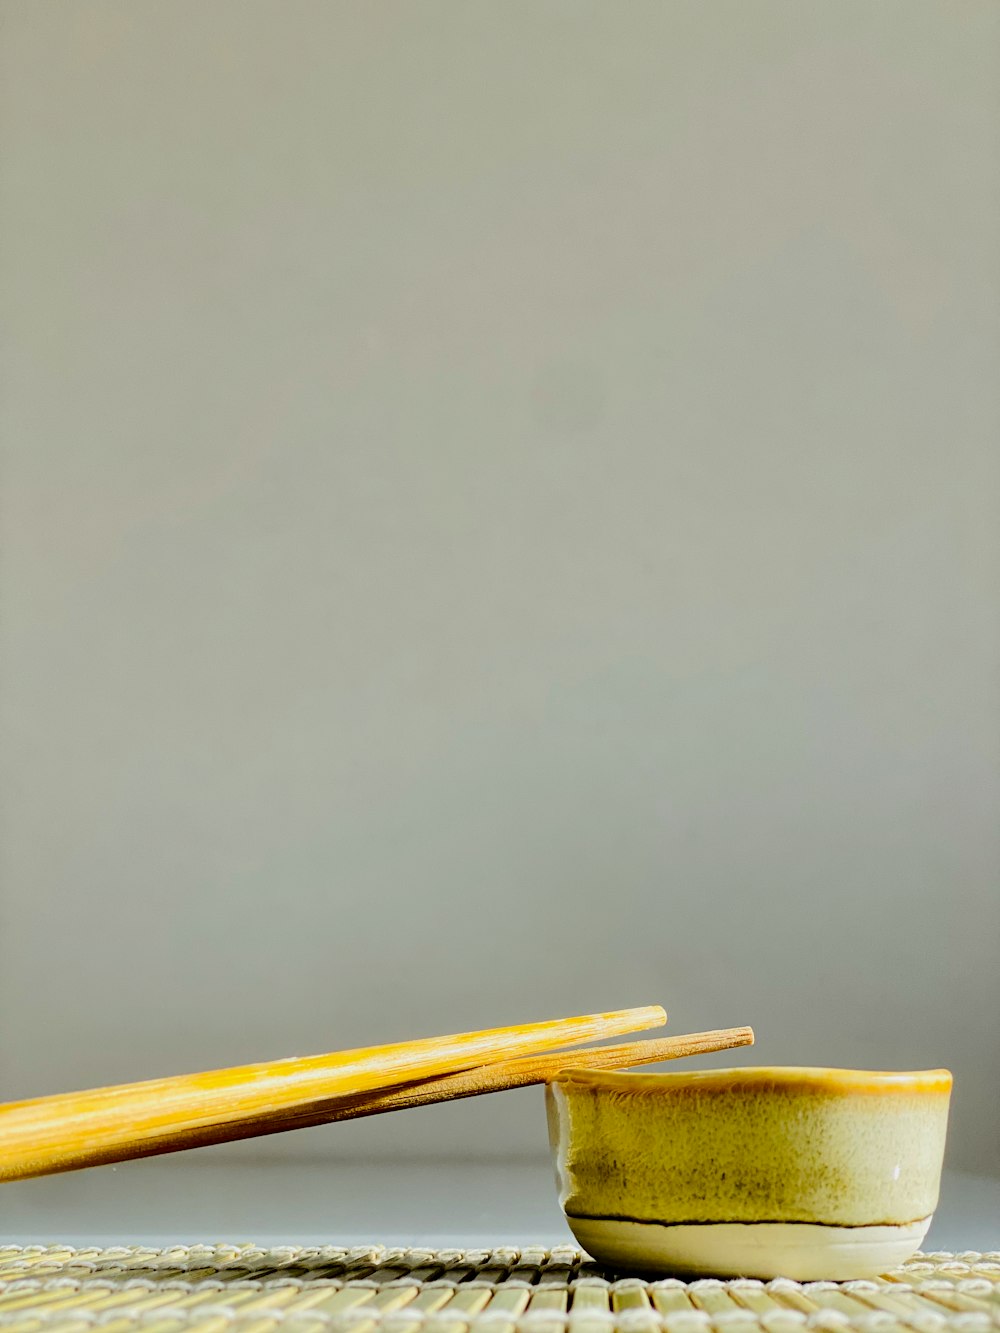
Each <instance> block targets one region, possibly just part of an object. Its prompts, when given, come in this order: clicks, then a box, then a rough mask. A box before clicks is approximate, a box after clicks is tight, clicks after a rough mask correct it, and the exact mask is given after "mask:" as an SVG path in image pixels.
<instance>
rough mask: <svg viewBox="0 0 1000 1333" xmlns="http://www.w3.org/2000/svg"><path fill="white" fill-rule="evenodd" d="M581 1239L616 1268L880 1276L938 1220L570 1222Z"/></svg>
mask: <svg viewBox="0 0 1000 1333" xmlns="http://www.w3.org/2000/svg"><path fill="white" fill-rule="evenodd" d="M567 1221H568V1222H569V1225H570V1228H571V1229H572V1231H573V1234H574V1235H575V1236H576V1238H577V1240H578V1241H579V1242H580V1244H581V1245H582V1246H583V1248H584V1249H585V1250H586V1251H587V1253H588V1254H590V1255H592V1256H593V1257H594V1258H595V1259H596V1260H598V1261H599V1262H600V1263H604V1264H608V1265H609V1266H610V1267H613V1268H627V1269H632V1270H641V1271H643V1272H647V1273H659V1274H676V1275H684V1274H691V1275H696V1276H699V1277H709V1276H711V1277H756V1278H772V1277H788V1278H793V1279H794V1280H795V1281H797V1282H813V1281H820V1280H822V1279H827V1280H830V1281H846V1280H848V1279H850V1278H865V1277H878V1276H879V1274H881V1273H884V1272H886V1271H888V1270H889V1269H890V1268H896V1267H897V1266H898V1265H899V1264H901V1263H904V1262H905V1261H906V1260H907V1259H909V1258H910V1257H911V1255H913V1254H914V1253H915V1252H916V1251H917V1250H918V1249H919V1248H920V1242H921V1241H922V1240H923V1238H924V1236H926V1234H927V1228H928V1227H929V1226H930V1224H931V1218H930V1217H923V1218H920V1220H919V1221H916V1222H907V1223H904V1224H901V1225H899V1226H859V1227H838V1226H823V1225H820V1224H819V1223H812V1222H700V1223H677V1224H673V1225H670V1224H665V1223H661V1222H632V1221H621V1220H615V1219H611V1218H602V1217H569V1218H567Z"/></svg>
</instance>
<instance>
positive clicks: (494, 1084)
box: [0, 1027, 754, 1177]
mask: <svg viewBox="0 0 1000 1333" xmlns="http://www.w3.org/2000/svg"><path fill="white" fill-rule="evenodd" d="M753 1042H754V1034H753V1029H752V1028H749V1027H739V1028H720V1029H717V1030H715V1031H712V1032H694V1033H690V1034H687V1035H685V1036H678V1037H661V1038H657V1039H654V1040H652V1041H635V1042H628V1043H626V1044H624V1045H618V1046H594V1047H588V1048H587V1049H585V1050H571V1051H559V1052H556V1053H555V1054H543V1055H534V1056H524V1057H521V1058H519V1059H516V1060H504V1061H501V1062H500V1063H498V1064H495V1065H489V1066H485V1067H479V1068H475V1069H469V1070H464V1071H462V1072H461V1073H459V1074H448V1075H444V1076H443V1077H439V1078H428V1079H421V1080H419V1081H416V1082H410V1083H404V1084H401V1085H400V1086H399V1087H393V1088H388V1089H386V1090H384V1091H378V1092H371V1093H361V1094H359V1095H357V1096H353V1097H351V1096H347V1097H344V1096H341V1097H326V1098H319V1099H317V1100H316V1101H314V1102H312V1103H311V1104H305V1103H303V1104H302V1105H301V1106H298V1107H296V1108H295V1109H293V1110H291V1111H287V1110H286V1111H280V1112H267V1111H263V1112H261V1113H260V1114H259V1115H258V1116H255V1117H247V1118H246V1119H244V1120H241V1121H239V1122H238V1123H232V1122H230V1123H227V1124H219V1125H206V1126H204V1127H202V1128H199V1129H191V1130H186V1131H184V1132H183V1134H177V1133H171V1132H168V1133H165V1134H163V1135H161V1136H159V1137H155V1138H149V1139H146V1140H144V1141H143V1143H142V1144H141V1145H136V1146H135V1148H134V1150H133V1151H131V1152H130V1153H129V1157H153V1156H156V1155H158V1154H161V1153H169V1152H178V1151H181V1150H182V1149H187V1148H203V1147H208V1146H210V1145H212V1144H217V1143H229V1142H232V1141H233V1140H236V1139H249V1138H256V1137H258V1136H262V1135H265V1134H281V1133H284V1132H286V1131H288V1130H293V1129H308V1128H311V1127H313V1126H316V1125H326V1124H331V1123H333V1122H335V1121H339V1120H357V1119H360V1118H362V1117H364V1116H370V1115H382V1114H385V1113H388V1112H389V1111H402V1110H407V1109H409V1108H411V1107H416V1106H429V1105H432V1104H433V1103H435V1102H444V1101H456V1100H458V1099H460V1098H464V1097H477V1096H480V1095H482V1094H484V1093H488V1092H505V1091H508V1090H509V1089H512V1088H523V1087H527V1086H529V1085H530V1084H534V1083H545V1082H547V1081H548V1080H550V1079H552V1078H554V1077H555V1076H556V1075H557V1074H559V1073H560V1071H561V1070H563V1069H570V1068H574V1069H575V1068H580V1067H585V1068H588V1069H625V1068H627V1067H628V1066H630V1065H640V1064H651V1063H652V1062H653V1061H660V1060H676V1059H680V1058H681V1057H683V1056H688V1055H705V1054H708V1053H710V1052H712V1051H726V1050H732V1049H733V1048H735V1047H737V1046H752V1045H753ZM0 1110H2V1108H0ZM0 1125H2V1119H0ZM121 1160H123V1159H122V1157H121V1155H120V1154H118V1153H116V1154H115V1155H114V1156H105V1155H104V1154H103V1153H101V1152H95V1153H93V1154H91V1155H90V1156H89V1158H88V1160H87V1161H86V1162H80V1163H78V1165H80V1166H98V1165H100V1164H102V1163H106V1162H117V1161H121ZM73 1169H75V1168H74V1167H73V1166H63V1167H58V1168H49V1171H52V1170H64V1171H67V1170H73ZM27 1174H28V1173H27V1172H24V1171H22V1172H20V1173H19V1176H20V1177H23V1176H25V1175H27ZM35 1174H48V1172H45V1173H41V1172H39V1173H35Z"/></svg>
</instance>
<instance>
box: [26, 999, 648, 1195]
mask: <svg viewBox="0 0 1000 1333" xmlns="http://www.w3.org/2000/svg"><path fill="white" fill-rule="evenodd" d="M666 1017H667V1016H666V1014H665V1012H664V1011H663V1009H661V1008H660V1006H659V1005H652V1006H649V1007H645V1008H641V1009H621V1010H615V1011H613V1012H611V1013H606V1014H586V1015H584V1016H582V1017H578V1018H563V1019H555V1020H552V1021H549V1022H545V1023H530V1024H522V1025H518V1026H515V1027H507V1028H492V1029H488V1030H485V1031H481V1032H466V1033H458V1034H454V1035H450V1036H445V1037H429V1038H425V1039H423V1040H420V1041H409V1042H398V1043H395V1044H393V1045H390V1046H372V1047H364V1048H361V1049H359V1050H350V1051H335V1052H333V1053H332V1054H328V1055H313V1056H305V1057H294V1058H292V1059H290V1060H278V1061H274V1062H271V1063H267V1064H255V1065H243V1066H240V1067H238V1068H235V1069H217V1070H212V1071H210V1072H207V1073H202V1074H181V1075H179V1076H177V1077H173V1078H161V1079H150V1080H147V1081H145V1082H142V1083H126V1084H121V1085H119V1086H116V1087H110V1088H95V1089H92V1090H90V1091H86V1092H72V1093H57V1094H56V1095H54V1096H51V1097H37V1098H34V1099H32V1100H30V1101H22V1102H11V1103H8V1104H7V1105H6V1106H0V1181H2V1180H19V1179H24V1178H25V1177H28V1176H42V1175H48V1174H50V1173H52V1172H56V1171H72V1170H75V1169H76V1168H78V1167H82V1166H93V1165H97V1164H98V1163H102V1162H122V1161H126V1160H128V1159H129V1158H132V1157H141V1156H147V1155H148V1154H149V1153H150V1152H157V1153H158V1152H171V1151H176V1150H178V1149H181V1148H185V1147H189V1146H195V1145H196V1143H203V1142H212V1143H221V1142H225V1141H226V1140H228V1139H233V1138H241V1137H246V1135H245V1134H242V1133H241V1132H240V1127H241V1126H242V1125H246V1124H250V1123H259V1122H260V1121H261V1120H262V1118H263V1119H267V1118H271V1117H275V1116H282V1115H293V1114H294V1113H295V1112H296V1111H297V1110H301V1109H303V1108H306V1109H308V1108H310V1107H311V1106H313V1105H314V1104H315V1103H316V1102H318V1101H321V1100H324V1099H329V1098H333V1097H356V1096H358V1095H359V1094H362V1093H374V1092H377V1091H385V1090H386V1089H388V1088H391V1087H396V1086H397V1085H399V1084H401V1083H409V1082H412V1081H413V1080H414V1079H422V1078H434V1077H439V1076H441V1075H445V1074H455V1073H459V1072H461V1071H463V1070H469V1069H475V1068H476V1067H477V1066H482V1065H492V1064H497V1063H499V1062H501V1061H505V1060H511V1059H512V1058H516V1057H519V1056H526V1055H533V1054H538V1053H539V1052H542V1051H551V1050H554V1049H557V1048H559V1047H564V1046H567V1045H572V1044H574V1043H580V1042H587V1041H598V1040H601V1039H602V1038H604V1037H615V1036H621V1035H623V1034H624V1033H626V1032H637V1031H641V1030H642V1029H644V1028H652V1027H659V1026H660V1025H661V1024H663V1023H664V1022H666ZM251 1132H252V1133H260V1132H261V1131H260V1130H259V1129H255V1130H253V1131H251ZM206 1133H207V1134H208V1135H212V1136H213V1137H205V1135H206ZM199 1136H200V1137H199ZM152 1145H155V1146H152Z"/></svg>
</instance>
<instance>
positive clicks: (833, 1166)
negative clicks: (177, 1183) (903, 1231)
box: [547, 1068, 951, 1227]
mask: <svg viewBox="0 0 1000 1333" xmlns="http://www.w3.org/2000/svg"><path fill="white" fill-rule="evenodd" d="M950 1092H951V1075H950V1074H949V1073H948V1072H947V1071H946V1070H934V1071H931V1072H928V1073H920V1074H892V1073H884V1074H883V1073H867V1072H860V1071H853V1070H834V1069H798V1068H786V1069H728V1070H708V1071H699V1072H694V1073H692V1072H685V1073H666V1074H633V1073H609V1072H605V1071H596V1070H577V1071H567V1073H565V1074H564V1075H562V1076H561V1077H560V1078H559V1080H557V1081H556V1082H555V1083H554V1084H553V1085H550V1087H549V1088H548V1090H547V1101H548V1114H549V1128H550V1137H551V1139H552V1144H553V1148H554V1150H555V1154H556V1163H557V1173H558V1177H559V1187H560V1195H561V1203H562V1206H563V1208H564V1210H565V1212H566V1214H567V1216H568V1217H570V1218H571V1219H572V1218H573V1217H580V1218H595V1219H596V1218H603V1219H620V1220H633V1221H638V1222H652V1223H657V1224H660V1225H663V1224H666V1225H668V1226H671V1225H677V1224H681V1223H713V1222H714V1223H718V1222H727V1223H729V1222H795V1223H819V1224H822V1225H825V1226H842V1227H844V1226H846V1227H859V1226H885V1225H887V1224H889V1225H899V1224H903V1223H912V1222H914V1221H916V1220H917V1219H926V1218H927V1217H928V1216H929V1214H931V1213H932V1212H933V1211H934V1207H935V1205H936V1203H937V1195H938V1184H939V1179H940V1173H941V1159H942V1155H943V1152H944V1142H945V1132H946V1127H947V1119H948V1103H949V1097H950Z"/></svg>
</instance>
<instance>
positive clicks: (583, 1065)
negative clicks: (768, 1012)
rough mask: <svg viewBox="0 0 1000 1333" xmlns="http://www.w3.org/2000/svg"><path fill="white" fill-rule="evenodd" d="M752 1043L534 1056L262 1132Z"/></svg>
mask: <svg viewBox="0 0 1000 1333" xmlns="http://www.w3.org/2000/svg"><path fill="white" fill-rule="evenodd" d="M753 1043H754V1032H753V1028H749V1027H740V1028H717V1029H715V1030H714V1031H712V1032H691V1033H687V1034H685V1035H684V1036H677V1037H657V1038H654V1039H652V1040H650V1041H631V1042H626V1043H624V1044H623V1045H618V1046H591V1047H588V1048H587V1049H585V1050H580V1051H559V1052H557V1053H556V1054H554V1055H551V1054H545V1055H529V1056H524V1057H522V1058H520V1059H517V1060H504V1061H502V1062H501V1063H500V1064H496V1065H489V1066H486V1067H484V1068H479V1069H468V1070H464V1071H463V1072H462V1073H460V1074H447V1075H445V1076H444V1077H442V1078H429V1079H421V1080H420V1081H419V1082H416V1083H407V1084H404V1085H403V1086H402V1087H398V1088H390V1089H388V1091H386V1092H379V1093H373V1094H372V1093H370V1094H367V1095H365V1094H363V1095H361V1096H359V1097H344V1098H337V1099H335V1100H332V1101H330V1102H328V1103H327V1105H326V1106H325V1107H320V1106H316V1107H314V1108H311V1110H310V1111H305V1112H296V1113H295V1114H294V1115H292V1116H288V1117H285V1116H276V1117H275V1123H274V1126H273V1128H272V1127H270V1126H268V1127H266V1128H262V1129H259V1130H258V1131H257V1132H258V1133H265V1134H273V1133H281V1132H282V1131H283V1130H286V1129H305V1128H308V1127H309V1126H312V1125H324V1124H329V1123H330V1122H332V1121H335V1120H357V1119H359V1118H361V1117H363V1116H369V1115H383V1114H385V1113H386V1112H388V1111H404V1110H408V1109H410V1108H411V1107H415V1106H430V1105H433V1104H434V1103H435V1102H450V1101H457V1100H459V1099H461V1098H463V1097H479V1096H481V1095H482V1094H483V1093H487V1092H507V1091H508V1090H510V1089H512V1088H525V1087H530V1086H531V1085H532V1084H534V1083H547V1082H549V1080H550V1079H553V1078H555V1077H556V1076H557V1075H558V1074H560V1073H561V1072H562V1071H563V1070H564V1069H627V1068H629V1067H630V1066H633V1065H648V1064H653V1063H656V1062H659V1061H661V1060H679V1059H681V1058H683V1057H684V1056H688V1055H708V1054H710V1053H711V1052H713V1051H730V1050H733V1049H735V1048H736V1047H737V1046H752V1045H753ZM262 1123H263V1122H262Z"/></svg>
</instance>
